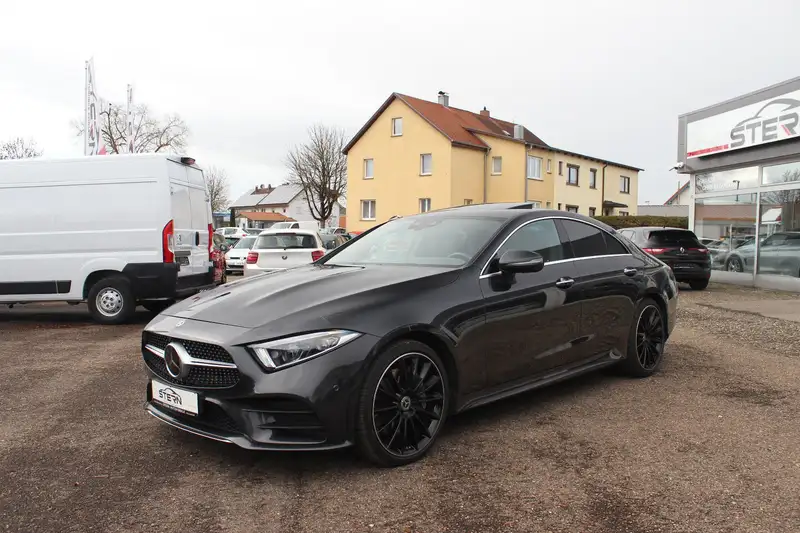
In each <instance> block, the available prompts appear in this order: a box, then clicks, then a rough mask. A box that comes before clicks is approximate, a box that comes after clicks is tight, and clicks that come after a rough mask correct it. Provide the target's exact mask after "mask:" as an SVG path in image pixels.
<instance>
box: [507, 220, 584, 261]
mask: <svg viewBox="0 0 800 533" xmlns="http://www.w3.org/2000/svg"><path fill="white" fill-rule="evenodd" d="M508 250H528V251H530V252H537V253H539V254H541V255H542V257H544V260H545V262H546V263H549V262H551V261H560V260H561V259H569V258H570V256H569V254H568V253H567V251H568V250H567V248H566V247H565V246H564V245H563V244H562V243H561V239H560V238H559V236H558V229H557V228H556V224H555V222H554V221H553V220H550V219H548V220H540V221H538V222H533V223H531V224H528V225H526V226H523V227H521V228H519V229H518V230H517V231H516V232H515V233H514V234H513V235H511V237H510V238H509V239H508V240H507V241H506V242H505V243H504V244H503V246H501V247H500V250H498V252H497V257H498V258H499V257H500V256H501V255H503V253H505V252H507V251H508Z"/></svg>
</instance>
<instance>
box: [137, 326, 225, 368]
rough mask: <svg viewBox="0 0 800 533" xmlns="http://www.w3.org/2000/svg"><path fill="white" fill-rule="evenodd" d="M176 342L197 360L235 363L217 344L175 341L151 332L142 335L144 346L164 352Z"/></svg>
mask: <svg viewBox="0 0 800 533" xmlns="http://www.w3.org/2000/svg"><path fill="white" fill-rule="evenodd" d="M173 340H176V341H178V342H180V343H181V344H182V345H183V347H184V348H186V351H187V352H189V355H191V356H192V357H195V358H197V359H207V360H208V361H219V362H220V363H233V358H232V357H231V356H230V354H229V353H228V352H226V351H225V348H223V347H222V346H217V345H216V344H207V343H205V342H197V341H187V340H183V339H173V338H171V337H167V336H166V335H160V334H158V333H152V332H150V331H145V332H144V333H142V346H144V345H145V344H152V345H153V346H155V347H156V348H161V349H162V350H163V349H164V348H166V347H167V344H169V343H170V342H172V341H173Z"/></svg>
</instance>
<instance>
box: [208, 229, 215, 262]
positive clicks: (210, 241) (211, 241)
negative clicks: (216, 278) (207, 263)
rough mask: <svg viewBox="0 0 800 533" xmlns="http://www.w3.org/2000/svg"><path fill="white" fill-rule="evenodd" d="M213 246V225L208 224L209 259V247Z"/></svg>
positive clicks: (209, 248)
mask: <svg viewBox="0 0 800 533" xmlns="http://www.w3.org/2000/svg"><path fill="white" fill-rule="evenodd" d="M213 246H214V226H212V225H211V224H209V225H208V259H209V260H210V259H211V248H212V247H213Z"/></svg>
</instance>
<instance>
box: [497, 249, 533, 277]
mask: <svg viewBox="0 0 800 533" xmlns="http://www.w3.org/2000/svg"><path fill="white" fill-rule="evenodd" d="M498 267H499V268H500V271H501V272H508V273H514V272H519V273H522V272H539V271H540V270H541V269H543V268H544V257H542V256H541V255H540V254H537V253H536V252H529V251H527V250H509V251H507V252H505V253H504V254H503V255H501V256H500V260H499V261H498Z"/></svg>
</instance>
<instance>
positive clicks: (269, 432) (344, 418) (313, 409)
mask: <svg viewBox="0 0 800 533" xmlns="http://www.w3.org/2000/svg"><path fill="white" fill-rule="evenodd" d="M177 321H178V319H175V318H172V317H164V319H163V320H162V321H161V323H159V324H156V326H155V327H154V328H153V330H155V331H157V332H158V333H159V334H161V335H174V337H170V340H173V341H178V342H180V341H181V340H185V341H188V342H187V344H188V345H190V347H191V349H197V350H201V351H202V350H203V348H196V347H197V346H199V345H200V343H206V344H207V345H212V344H213V345H217V346H222V347H223V348H224V350H225V351H226V352H227V353H228V354H229V355H230V357H231V359H232V360H233V361H234V362H235V364H236V367H237V368H236V370H235V372H237V375H236V376H235V379H230V377H229V376H228V377H225V379H220V375H219V374H213V375H212V373H211V372H209V373H208V374H207V375H208V376H212V377H211V378H209V379H211V381H210V382H208V383H206V385H208V386H206V387H203V386H196V385H197V383H196V382H190V381H180V380H174V379H172V378H171V377H170V376H169V375H168V374H166V373H165V371H164V370H163V369H162V368H161V367H160V366H159V365H158V361H157V360H154V359H153V358H152V357H151V356H149V355H148V353H149V352H148V351H147V350H144V349H143V354H144V357H145V363H146V364H145V366H146V368H147V372H148V375H149V377H150V378H153V379H156V380H158V381H160V382H162V383H169V384H170V385H171V386H174V387H175V388H177V389H182V390H186V391H191V392H195V393H197V394H198V405H199V414H198V415H196V416H193V415H189V414H184V413H180V412H178V411H175V410H173V409H170V408H169V407H167V406H165V405H164V404H162V403H159V402H158V401H154V400H153V398H152V390H151V384H152V380H150V381H148V383H147V387H146V402H145V405H144V407H145V410H146V411H147V412H148V413H149V414H151V415H153V416H154V417H155V418H157V419H159V420H161V421H162V422H165V423H167V424H169V425H171V426H174V427H176V428H178V429H182V430H184V431H187V432H190V433H193V434H195V435H199V436H202V437H206V438H210V439H214V440H217V441H222V442H228V443H232V444H236V445H237V446H240V447H242V448H247V449H258V450H327V449H335V448H343V447H347V446H350V445H352V443H353V441H354V438H353V434H354V422H353V421H354V413H355V409H356V406H357V400H358V394H359V391H360V389H361V383H362V379H363V374H364V372H363V371H362V370H363V369H365V368H366V365H367V360H368V355H369V354H370V353H371V351H372V349H373V348H374V346H375V344H376V343H377V341H378V339H377V338H376V337H372V336H370V335H362V336H361V337H359V338H358V339H355V340H354V341H352V342H350V343H348V344H346V345H344V346H342V347H341V348H339V349H336V350H334V351H332V352H330V353H327V354H324V355H322V356H320V357H317V358H315V359H311V360H309V361H306V362H304V363H301V364H299V365H296V366H293V367H290V368H286V369H283V370H279V371H277V372H271V373H270V372H266V371H264V370H263V369H262V368H261V366H260V365H259V364H258V362H257V361H256V360H255V358H254V357H253V356H252V355H251V354H250V353H249V352H248V351H247V350H246V349H245V348H243V347H241V346H238V345H236V344H235V343H233V344H227V343H221V342H218V340H219V339H222V338H233V337H237V336H240V335H241V334H242V333H243V332H245V331H247V330H244V329H242V328H235V327H233V326H224V325H219V324H209V323H200V322H194V321H190V320H187V321H186V322H185V324H184V325H181V326H180V337H178V333H177V332H175V331H174V328H170V327H165V328H160V327H159V326H161V325H162V324H163V325H165V326H168V325H169V324H171V323H174V322H177ZM148 330H149V331H150V330H151V328H148ZM149 334H150V333H149V332H146V333H145V335H149ZM192 343H194V344H192ZM143 344H144V343H143ZM143 348H144V346H143ZM204 353H208V352H204ZM193 356H194V354H193ZM214 372H217V370H215V371H214ZM205 375H206V374H202V373H196V374H190V378H191V376H195V378H196V377H197V376H201V378H202V376H205ZM192 379H194V378H192ZM202 379H205V378H202Z"/></svg>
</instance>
